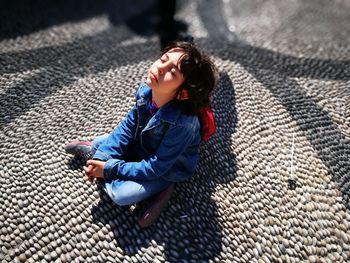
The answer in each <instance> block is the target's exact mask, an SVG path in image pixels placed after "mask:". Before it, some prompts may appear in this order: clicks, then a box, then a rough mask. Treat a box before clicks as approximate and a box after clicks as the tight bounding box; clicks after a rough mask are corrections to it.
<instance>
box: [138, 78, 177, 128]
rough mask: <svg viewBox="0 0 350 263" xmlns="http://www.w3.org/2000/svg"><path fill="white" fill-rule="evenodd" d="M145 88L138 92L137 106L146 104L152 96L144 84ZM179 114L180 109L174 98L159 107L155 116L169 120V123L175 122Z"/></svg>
mask: <svg viewBox="0 0 350 263" xmlns="http://www.w3.org/2000/svg"><path fill="white" fill-rule="evenodd" d="M145 86H146V87H147V88H143V89H141V90H140V92H139V94H138V95H139V99H138V100H137V101H136V104H137V106H138V107H141V106H143V105H146V104H147V103H148V102H149V101H150V100H151V98H152V90H151V89H150V88H149V87H148V86H147V85H145ZM180 115H181V110H180V108H179V107H178V106H177V103H176V101H175V100H172V101H169V102H168V103H166V104H165V105H163V106H162V107H160V108H159V110H158V111H157V113H156V114H155V116H157V118H159V119H161V120H163V121H165V122H169V123H170V124H175V123H176V121H177V119H178V118H179V116H180Z"/></svg>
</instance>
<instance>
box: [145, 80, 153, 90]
mask: <svg viewBox="0 0 350 263" xmlns="http://www.w3.org/2000/svg"><path fill="white" fill-rule="evenodd" d="M146 84H147V86H148V87H150V88H151V89H152V88H153V83H152V81H151V80H150V79H147V81H146Z"/></svg>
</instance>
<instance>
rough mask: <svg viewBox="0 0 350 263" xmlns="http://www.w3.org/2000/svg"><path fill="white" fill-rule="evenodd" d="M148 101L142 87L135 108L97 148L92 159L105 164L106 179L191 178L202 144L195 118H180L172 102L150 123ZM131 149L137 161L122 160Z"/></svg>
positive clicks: (183, 116)
mask: <svg viewBox="0 0 350 263" xmlns="http://www.w3.org/2000/svg"><path fill="white" fill-rule="evenodd" d="M150 100H151V89H150V88H149V87H148V86H147V85H146V84H142V85H141V86H140V87H139V89H138V91H137V93H136V105H135V106H134V107H133V108H132V109H131V110H130V111H129V112H128V114H127V116H126V117H125V118H124V119H123V120H122V121H121V122H120V123H119V124H118V125H117V127H116V128H115V129H114V130H113V131H112V133H111V134H110V135H109V136H108V138H107V140H106V141H105V142H104V143H102V144H101V145H100V146H99V147H98V149H97V151H96V153H95V155H94V159H99V160H103V161H106V163H105V165H104V176H105V178H106V179H108V178H110V179H112V178H124V179H130V180H154V179H157V178H160V177H161V178H163V179H165V180H168V181H171V182H179V181H183V180H185V179H187V178H189V177H190V176H192V175H193V173H194V171H195V169H196V164H197V161H198V149H199V144H200V141H201V137H200V123H199V120H198V117H197V116H188V115H185V114H183V113H182V112H181V110H180V108H179V107H178V106H177V103H176V101H175V100H174V101H170V102H168V103H167V104H165V105H164V106H163V107H161V108H160V109H159V110H158V111H157V112H156V113H155V115H154V116H152V117H151V118H150V119H149V113H148V112H147V109H146V106H147V103H148V102H149V101H150ZM131 145H133V146H132V148H133V149H135V150H134V154H135V155H138V156H140V157H141V158H140V159H141V160H140V161H136V162H135V161H134V162H133V161H131V162H130V161H127V160H125V154H126V152H127V151H129V150H130V149H128V148H130V147H131ZM135 145H136V147H135Z"/></svg>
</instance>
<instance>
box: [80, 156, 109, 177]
mask: <svg viewBox="0 0 350 263" xmlns="http://www.w3.org/2000/svg"><path fill="white" fill-rule="evenodd" d="M105 163H106V162H103V161H97V160H88V161H87V162H86V164H87V165H88V166H87V167H86V166H84V171H85V179H86V180H89V181H90V182H93V181H94V179H95V178H103V167H104V164H105Z"/></svg>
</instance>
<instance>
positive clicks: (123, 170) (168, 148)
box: [104, 126, 194, 180]
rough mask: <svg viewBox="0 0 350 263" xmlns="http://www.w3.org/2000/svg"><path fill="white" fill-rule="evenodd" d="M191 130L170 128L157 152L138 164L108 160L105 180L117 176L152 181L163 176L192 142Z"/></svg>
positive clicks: (181, 127)
mask: <svg viewBox="0 0 350 263" xmlns="http://www.w3.org/2000/svg"><path fill="white" fill-rule="evenodd" d="M193 136H194V135H193V132H192V131H191V129H189V128H186V127H183V126H174V127H170V128H169V130H168V131H167V133H166V134H165V136H164V138H163V140H162V142H161V143H160V145H159V147H158V149H157V151H156V152H155V153H154V154H153V155H151V156H150V157H149V158H147V159H144V160H142V161H140V162H125V161H124V160H120V159H110V160H108V161H107V162H106V163H105V165H104V176H105V178H111V177H114V176H117V177H118V178H124V179H136V180H137V179H138V180H154V179H157V178H159V177H161V176H162V175H163V174H165V173H166V172H167V171H168V170H170V169H171V167H172V166H173V165H174V163H175V162H176V161H177V160H178V159H179V158H181V154H183V153H184V151H185V150H186V148H187V147H188V146H189V145H190V144H191V142H192V140H193Z"/></svg>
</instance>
